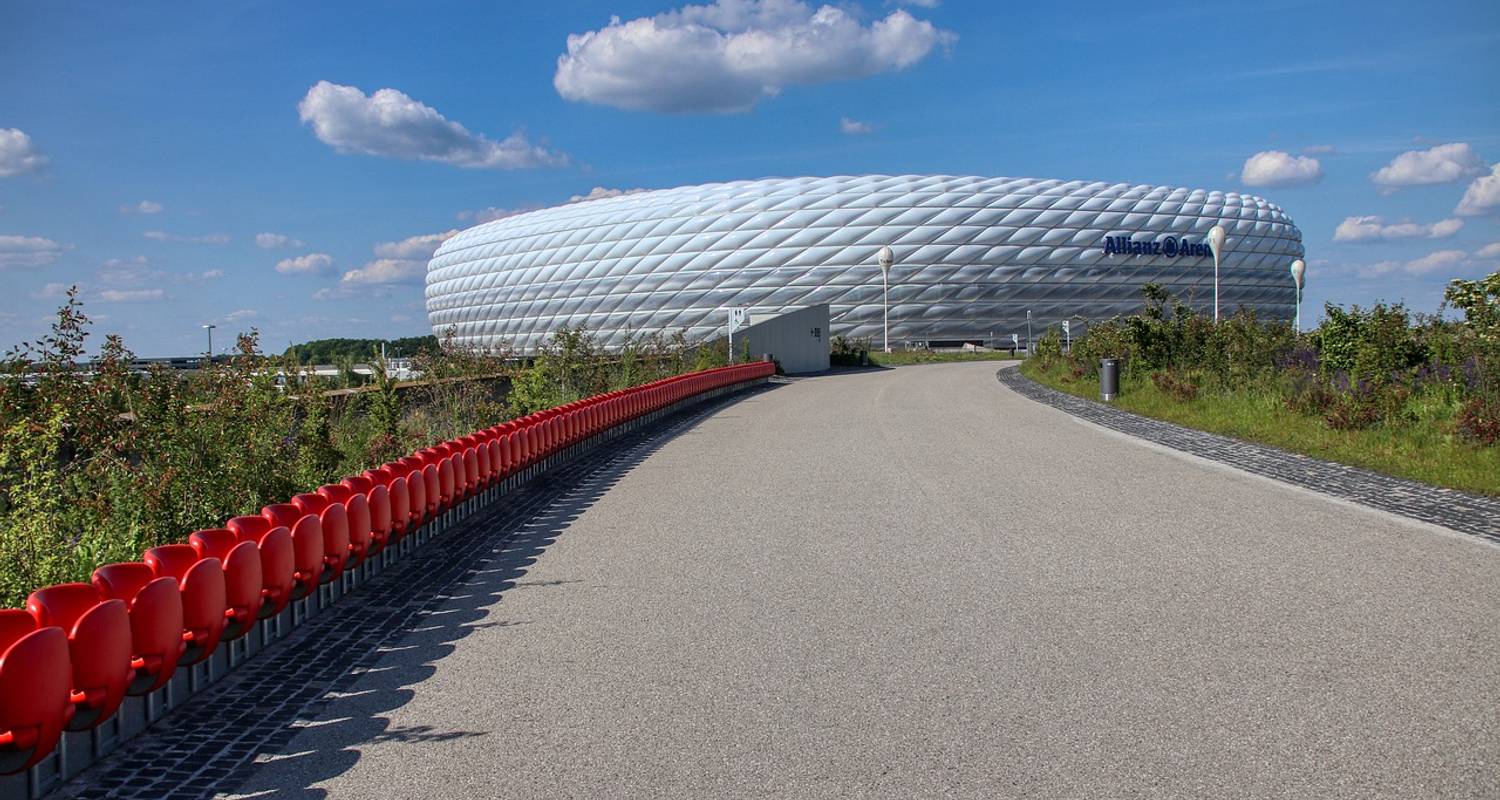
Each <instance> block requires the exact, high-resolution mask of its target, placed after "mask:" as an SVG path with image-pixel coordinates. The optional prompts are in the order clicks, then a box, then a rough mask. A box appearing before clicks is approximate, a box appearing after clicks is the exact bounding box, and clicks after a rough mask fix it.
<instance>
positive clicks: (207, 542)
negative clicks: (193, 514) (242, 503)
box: [188, 517, 260, 561]
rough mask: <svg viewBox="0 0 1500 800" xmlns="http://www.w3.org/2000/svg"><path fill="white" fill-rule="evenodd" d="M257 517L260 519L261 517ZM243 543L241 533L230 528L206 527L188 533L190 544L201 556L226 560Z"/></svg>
mask: <svg viewBox="0 0 1500 800" xmlns="http://www.w3.org/2000/svg"><path fill="white" fill-rule="evenodd" d="M255 519H260V517H256V518H255ZM241 543H242V541H241V539H240V537H239V534H236V533H235V532H234V531H232V530H230V529H228V528H205V529H204V530H201V531H193V532H192V533H191V534H188V544H189V545H190V546H191V547H192V548H193V551H194V552H196V553H197V554H198V557H199V558H217V559H219V560H220V561H224V560H225V559H227V558H228V557H229V551H230V550H233V549H234V548H235V547H236V546H237V545H239V544H241ZM251 544H254V542H251Z"/></svg>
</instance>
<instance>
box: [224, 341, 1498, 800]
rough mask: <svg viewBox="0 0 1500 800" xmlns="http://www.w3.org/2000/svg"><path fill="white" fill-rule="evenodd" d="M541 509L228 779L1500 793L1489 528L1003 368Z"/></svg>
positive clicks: (484, 551)
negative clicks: (1130, 422) (1430, 519)
mask: <svg viewBox="0 0 1500 800" xmlns="http://www.w3.org/2000/svg"><path fill="white" fill-rule="evenodd" d="M539 496H540V495H539ZM548 502H549V503H550V506H549V507H548V508H547V509H546V510H544V511H541V512H540V513H539V514H538V515H536V516H535V517H533V518H531V520H530V521H524V520H520V519H514V520H512V519H509V518H499V517H497V518H496V519H494V520H493V521H492V524H491V525H490V526H489V527H488V528H486V529H485V530H483V531H475V532H474V533H472V534H471V536H472V537H473V540H472V544H470V545H469V546H468V549H467V550H466V551H464V552H459V551H458V550H457V549H455V550H454V552H453V553H452V556H453V557H456V558H474V559H478V558H479V557H480V556H483V557H484V558H483V559H479V560H476V561H475V562H474V563H475V567H476V568H475V569H474V570H471V571H469V572H468V573H467V574H465V575H463V576H461V577H458V578H453V579H451V580H452V581H453V583H452V585H450V586H448V588H446V589H443V590H441V592H440V593H439V596H438V597H437V598H436V599H433V600H429V601H428V602H427V603H426V605H425V606H423V607H422V612H421V614H420V615H419V616H416V617H413V618H411V620H410V621H409V622H407V623H405V624H403V625H402V626H401V627H400V628H399V629H398V630H397V632H395V633H392V634H390V635H389V636H388V637H387V638H386V639H384V640H382V641H380V642H378V645H379V647H378V650H376V649H375V647H376V645H375V644H372V643H368V642H365V643H360V642H351V643H349V645H348V646H349V647H353V648H356V650H358V649H359V648H367V650H368V652H366V653H365V655H363V656H360V657H359V659H358V662H357V663H359V664H360V665H362V666H361V672H360V674H358V675H355V676H354V677H352V678H349V679H346V680H342V681H340V682H338V685H337V686H335V687H334V688H335V690H336V693H335V694H334V695H332V696H331V699H328V698H324V701H319V703H314V704H311V705H308V706H307V707H306V711H305V713H304V714H303V716H305V717H307V720H306V721H305V722H299V723H296V727H295V729H294V731H293V732H292V733H294V735H292V734H291V733H289V734H283V735H282V736H280V737H279V738H278V740H277V741H276V742H275V745H274V747H270V748H262V749H261V750H258V751H257V752H261V753H262V755H261V756H260V758H259V762H260V763H258V764H257V765H256V766H254V767H253V768H251V769H250V770H249V771H248V772H244V773H236V774H235V775H234V776H233V778H232V780H230V779H223V780H220V781H218V782H217V783H214V784H213V785H214V786H215V787H217V788H230V789H233V791H234V792H235V793H236V794H237V795H239V796H245V797H309V798H311V797H322V796H325V795H326V796H332V797H349V798H429V797H430V798H442V799H443V800H451V799H452V798H459V797H474V798H481V797H799V798H800V797H913V796H917V797H985V798H991V797H1126V796H1128V797H1235V798H1240V797H1318V798H1328V797H1381V796H1385V797H1400V798H1411V797H1496V796H1500V548H1497V547H1495V546H1494V545H1492V544H1490V543H1487V542H1484V541H1480V540H1478V539H1475V538H1473V537H1469V536H1462V535H1457V534H1452V533H1449V532H1445V531H1442V530H1441V529H1438V528H1435V527H1433V526H1429V525H1425V524H1421V523H1418V522H1415V521H1412V520H1408V519H1405V518H1401V517H1398V516H1394V515H1390V514H1387V513H1384V512H1379V511H1374V510H1369V509H1365V508H1361V507H1357V506H1354V505H1352V504H1349V503H1344V502H1340V501H1337V500H1333V499H1330V498H1327V497H1325V496H1322V495H1318V494H1314V493H1312V492H1308V491H1305V490H1301V489H1297V488H1292V487H1289V486H1286V485H1284V484H1281V483H1277V482H1273V481H1271V480H1268V479H1264V478H1260V477H1255V476H1251V475H1248V474H1246V473H1243V472H1240V471H1237V470H1233V469H1231V468H1228V467H1225V466H1222V465H1218V464H1214V463H1212V462H1209V461H1205V460H1202V459H1198V458H1194V457H1191V456H1185V455H1182V454H1180V453H1177V452H1173V451H1169V450H1166V449H1164V448H1161V447H1159V446H1156V445H1151V444H1147V443H1144V442H1142V441H1140V440H1138V439H1134V438H1131V437H1127V436H1124V435H1121V434H1118V433H1115V432H1112V431H1108V430H1105V429H1102V428H1099V427H1096V426H1094V425H1091V424H1087V423H1083V422H1080V421H1078V420H1076V419H1075V418H1073V417H1071V416H1069V415H1067V414H1065V413H1063V412H1061V411H1058V410H1057V409H1054V408H1051V407H1048V406H1045V405H1042V404H1039V403H1036V402H1033V401H1032V400H1029V399H1027V398H1025V397H1022V396H1020V395H1018V394H1016V393H1014V392H1012V391H1011V390H1009V389H1007V388H1006V387H1004V386H1002V385H1001V384H1000V383H999V382H997V381H996V379H995V367H994V365H993V364H983V363H978V364H973V363H971V364H951V365H930V366H918V367H903V368H900V369H895V370H885V371H871V372H861V373H847V374H841V375H833V376H828V377H819V378H810V379H805V380H800V381H797V382H795V383H793V384H791V385H787V386H782V387H779V388H775V389H772V390H769V391H765V392H761V393H758V394H755V395H752V396H749V397H746V398H744V399H742V400H740V401H738V402H736V403H733V404H731V405H728V406H725V407H722V408H721V409H720V410H718V411H717V412H715V413H713V414H711V415H708V416H706V417H702V418H700V419H697V420H695V421H694V422H693V423H692V424H690V425H688V426H685V427H680V428H679V429H678V430H677V431H675V432H672V433H669V434H664V435H662V436H659V437H657V438H656V439H654V440H651V441H648V442H645V443H643V444H642V445H641V446H640V447H639V448H638V449H637V450H636V451H635V452H634V454H633V455H632V454H630V453H627V454H625V455H623V456H621V457H620V458H619V460H618V462H617V463H616V464H615V465H613V466H609V467H606V468H604V469H602V470H600V471H598V472H596V473H595V474H594V475H593V476H592V477H591V478H589V479H587V480H584V481H583V482H582V483H581V484H580V485H578V486H577V487H576V488H575V489H571V490H569V491H567V492H556V493H554V495H552V496H551V499H550V500H549V501H548ZM517 527H519V532H517V533H515V535H510V533H509V532H510V531H512V530H515V529H516V528H517ZM507 536H508V538H505V539H504V542H503V543H497V542H498V541H499V540H500V539H501V538H502V537H507ZM486 559H487V560H486ZM435 566H436V565H434V567H435ZM433 573H434V574H435V573H436V570H433ZM423 574H427V573H425V572H424V573H423ZM422 591H427V592H429V593H431V592H435V591H438V590H436V589H432V588H431V587H428V588H427V589H423V590H422ZM419 599H420V598H417V599H414V600H413V601H412V602H417V600H419ZM328 624H333V623H332V622H330V623H328Z"/></svg>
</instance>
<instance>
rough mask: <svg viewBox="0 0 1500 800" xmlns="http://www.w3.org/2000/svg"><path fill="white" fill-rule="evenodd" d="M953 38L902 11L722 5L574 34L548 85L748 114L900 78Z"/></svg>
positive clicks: (640, 107) (572, 95) (592, 97)
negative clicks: (814, 87) (820, 87)
mask: <svg viewBox="0 0 1500 800" xmlns="http://www.w3.org/2000/svg"><path fill="white" fill-rule="evenodd" d="M957 39H958V37H957V36H956V35H955V34H953V33H952V32H950V31H945V30H942V29H940V28H938V27H936V26H934V25H933V24H932V23H931V22H928V21H926V20H919V19H916V18H915V17H913V16H912V15H911V14H909V13H907V12H906V11H905V10H901V9H898V10H896V11H893V12H891V13H890V15H888V16H886V17H885V18H883V19H878V20H875V21H874V22H872V23H870V24H869V25H863V24H861V23H860V21H859V19H858V18H857V17H856V16H855V14H854V13H852V12H850V11H846V10H845V9H843V8H839V7H836V6H832V5H825V6H821V7H819V8H817V9H813V8H812V7H811V6H809V5H808V4H806V3H804V2H801V0H716V2H713V3H710V4H708V5H689V6H683V7H682V8H681V9H679V10H676V11H669V12H666V13H664V14H658V15H656V16H654V17H641V18H639V19H632V20H629V21H627V22H621V21H620V18H619V17H612V18H610V21H609V25H608V26H606V27H604V28H601V29H599V30H596V31H588V32H585V33H579V34H570V35H569V36H568V52H566V53H564V54H563V55H561V56H559V57H558V59H557V72H556V74H554V75H553V78H552V85H553V86H554V87H555V88H556V89H557V92H558V94H560V95H562V96H563V97H564V98H566V99H568V100H573V101H582V102H588V103H598V104H601V105H607V106H613V107H615V108H621V109H625V110H627V111H660V112H731V111H747V110H749V109H750V108H751V107H753V106H754V105H755V104H756V103H757V102H759V101H760V100H761V99H762V98H765V97H772V96H775V95H776V94H777V93H778V92H780V91H781V90H782V89H783V88H785V87H787V86H798V85H809V84H817V83H827V82H829V81H839V80H853V79H856V78H866V77H869V76H872V75H876V74H879V73H882V72H890V71H893V70H899V69H904V68H906V67H909V66H911V65H913V64H916V63H917V62H919V61H921V60H922V59H924V58H926V57H927V55H928V54H929V53H931V52H932V51H933V49H934V48H937V47H947V46H949V45H951V44H952V43H953V42H955V41H957Z"/></svg>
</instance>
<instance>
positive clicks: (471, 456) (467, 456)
mask: <svg viewBox="0 0 1500 800" xmlns="http://www.w3.org/2000/svg"><path fill="white" fill-rule="evenodd" d="M489 466H490V456H489V451H488V450H486V451H485V455H484V461H483V462H482V463H481V461H480V459H479V447H478V445H475V446H474V447H470V448H468V449H466V450H464V495H465V496H468V495H472V494H474V493H475V492H477V491H479V489H480V488H481V487H483V486H484V481H485V479H486V478H487V477H489V472H490V470H489Z"/></svg>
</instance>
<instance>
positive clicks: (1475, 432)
mask: <svg viewBox="0 0 1500 800" xmlns="http://www.w3.org/2000/svg"><path fill="white" fill-rule="evenodd" d="M1454 429H1455V431H1456V432H1457V433H1458V435H1459V438H1462V439H1464V440H1465V441H1468V442H1472V443H1474V444H1479V445H1494V444H1497V443H1500V403H1495V402H1493V401H1491V400H1488V399H1486V398H1483V397H1472V398H1470V399H1469V400H1468V401H1467V402H1465V403H1464V405H1463V408H1461V409H1459V412H1458V419H1457V421H1456V422H1455V424H1454Z"/></svg>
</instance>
